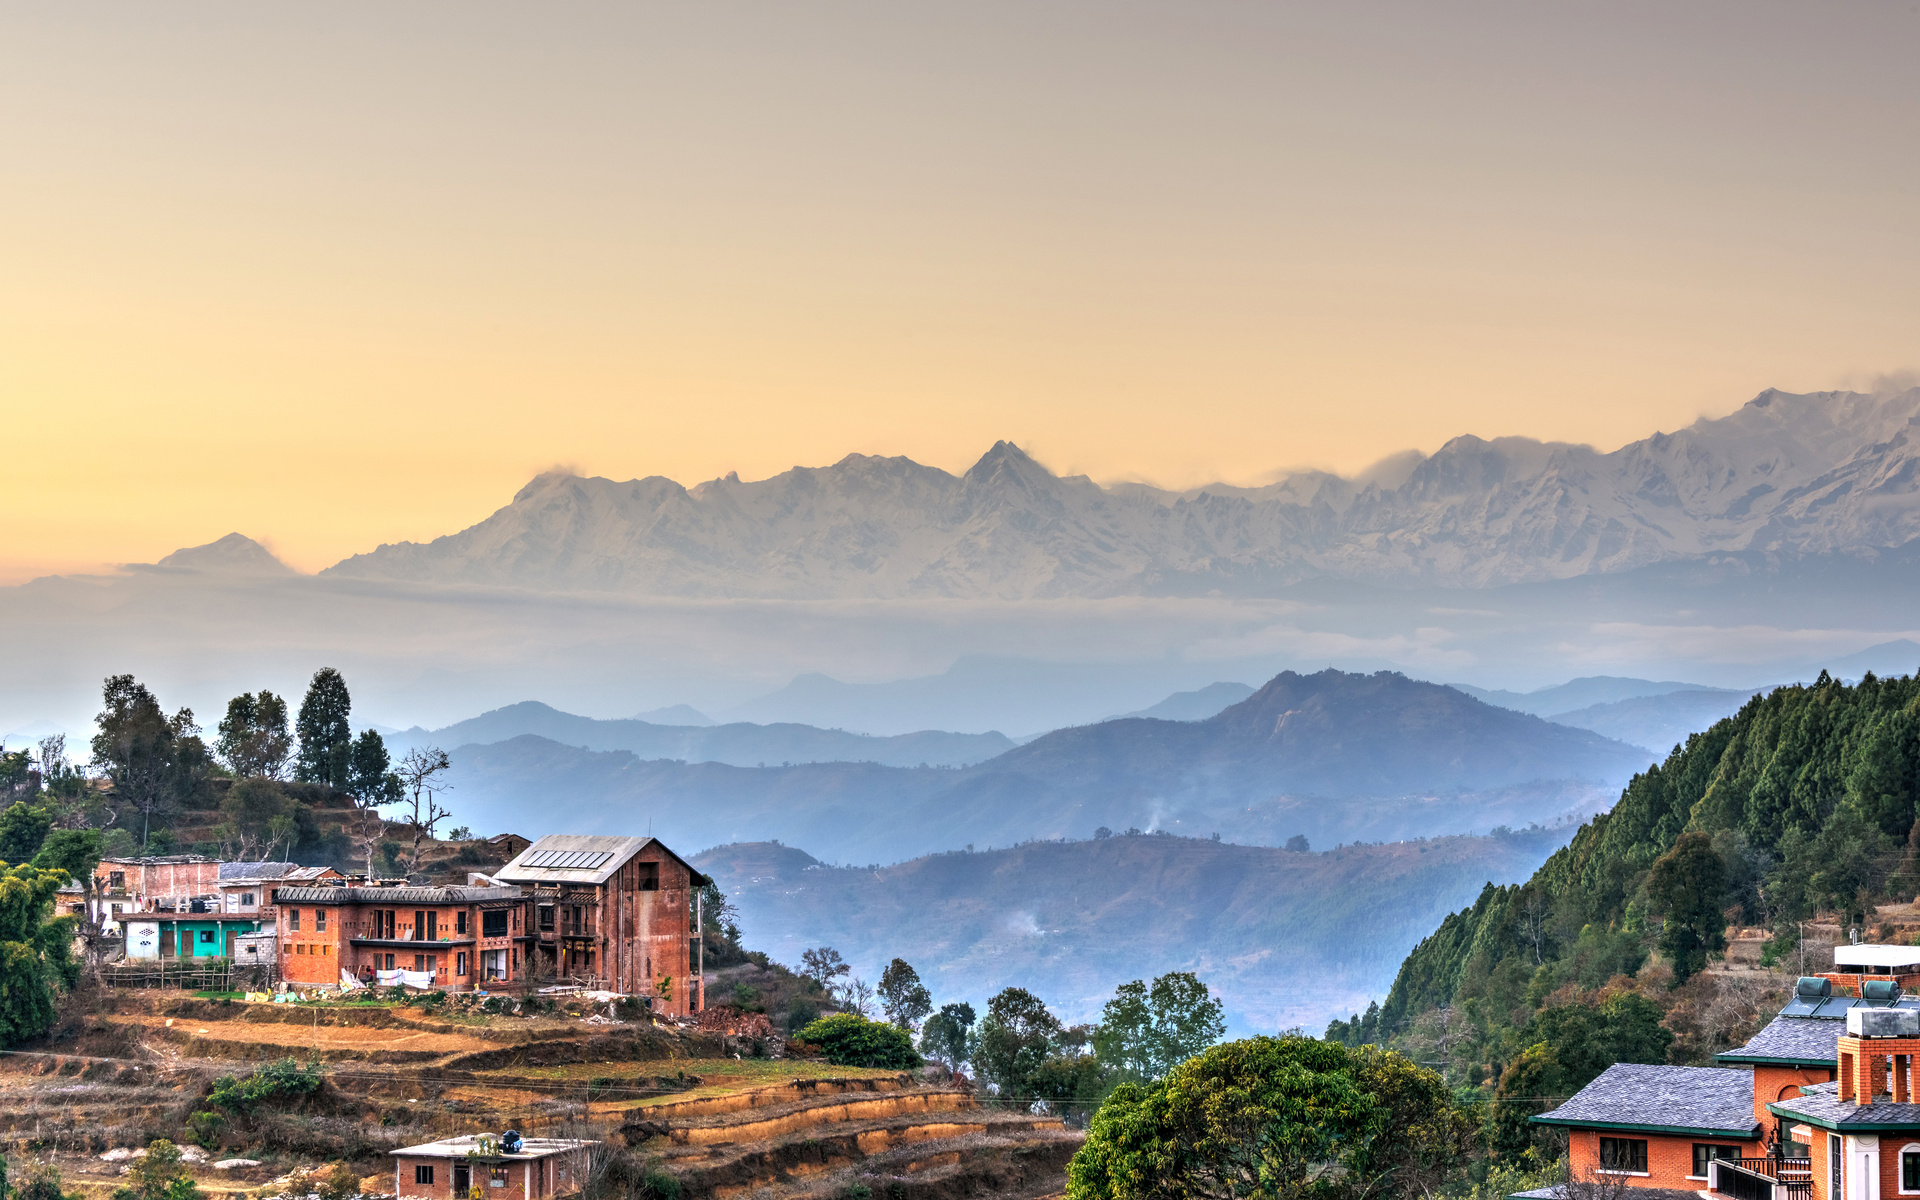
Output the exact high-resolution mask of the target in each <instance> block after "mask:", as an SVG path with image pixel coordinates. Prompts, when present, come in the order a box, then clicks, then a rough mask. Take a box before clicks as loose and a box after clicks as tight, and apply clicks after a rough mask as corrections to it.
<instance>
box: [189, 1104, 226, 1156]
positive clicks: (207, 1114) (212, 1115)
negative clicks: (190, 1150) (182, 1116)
mask: <svg viewBox="0 0 1920 1200" xmlns="http://www.w3.org/2000/svg"><path fill="white" fill-rule="evenodd" d="M226 1127H227V1119H226V1118H225V1117H224V1116H222V1115H220V1114H219V1113H217V1112H212V1111H209V1110H202V1111H200V1112H197V1113H194V1114H193V1115H192V1116H190V1117H188V1118H187V1132H188V1133H191V1134H192V1135H193V1140H194V1141H195V1142H196V1143H198V1144H199V1146H200V1147H201V1148H202V1149H204V1150H217V1149H219V1148H220V1131H221V1130H223V1129H225V1128H226Z"/></svg>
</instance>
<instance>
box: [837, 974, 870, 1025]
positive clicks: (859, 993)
mask: <svg viewBox="0 0 1920 1200" xmlns="http://www.w3.org/2000/svg"><path fill="white" fill-rule="evenodd" d="M840 1007H842V1008H844V1009H846V1010H847V1011H848V1012H850V1013H859V1014H860V1015H861V1016H863V1017H871V1016H872V1015H873V985H872V984H870V983H868V982H867V981H866V980H864V979H862V978H860V977H859V976H858V975H855V976H853V977H852V978H851V979H849V980H847V982H846V983H845V984H843V985H842V986H841V988H840Z"/></svg>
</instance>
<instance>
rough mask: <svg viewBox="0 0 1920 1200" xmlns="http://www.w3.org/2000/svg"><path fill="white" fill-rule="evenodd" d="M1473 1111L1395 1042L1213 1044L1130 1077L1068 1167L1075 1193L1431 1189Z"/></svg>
mask: <svg viewBox="0 0 1920 1200" xmlns="http://www.w3.org/2000/svg"><path fill="white" fill-rule="evenodd" d="M1472 1144H1473V1124H1472V1121H1471V1120H1470V1119H1469V1118H1468V1117H1467V1115H1466V1114H1465V1113H1463V1112H1461V1111H1460V1110H1459V1109H1458V1108H1457V1107H1456V1106H1455V1104H1454V1102H1453V1097H1452V1095H1451V1093H1449V1091H1448V1090H1447V1086H1446V1083H1445V1081H1443V1080H1442V1079H1441V1078H1440V1077H1439V1076H1438V1075H1436V1074H1434V1073H1433V1072H1432V1071H1428V1070H1426V1069H1425V1068H1422V1067H1418V1066H1415V1065H1414V1064H1412V1063H1410V1062H1408V1061H1407V1060H1406V1059H1404V1058H1402V1057H1401V1056H1400V1055H1398V1054H1394V1053H1392V1052H1390V1051H1383V1050H1379V1049H1376V1048H1374V1047H1363V1048H1362V1049H1359V1050H1350V1049H1348V1048H1347V1047H1345V1046H1342V1045H1339V1044H1338V1043H1335V1042H1327V1041H1321V1040H1317V1039H1313V1038H1303V1037H1282V1038H1266V1037H1263V1038H1251V1039H1248V1040H1246V1041H1240V1042H1228V1043H1226V1044H1225V1045H1220V1046H1215V1047H1214V1048H1213V1049H1211V1050H1208V1051H1207V1052H1206V1053H1204V1054H1201V1055H1200V1056H1198V1057H1196V1058H1192V1059H1189V1060H1187V1061H1186V1062H1184V1063H1182V1064H1180V1065H1179V1066H1177V1067H1175V1068H1174V1069H1173V1070H1172V1071H1171V1072H1170V1073H1169V1074H1168V1075H1167V1077H1166V1078H1165V1079H1163V1080H1161V1081H1160V1082H1158V1083H1155V1084H1150V1085H1141V1084H1134V1083H1123V1084H1121V1085H1120V1086H1119V1087H1118V1088H1116V1089H1115V1090H1114V1093H1113V1095H1112V1096H1111V1097H1110V1098H1109V1099H1108V1101H1107V1103H1106V1104H1105V1105H1103V1106H1102V1107H1101V1109H1100V1111H1099V1113H1098V1114H1096V1115H1095V1117H1094V1119H1093V1124H1092V1127H1091V1128H1090V1129H1089V1131H1088V1134H1087V1141H1086V1144H1085V1145H1084V1146H1082V1147H1081V1149H1080V1151H1079V1152H1078V1153H1077V1154H1075V1155H1074V1158H1073V1161H1072V1163H1071V1164H1069V1166H1068V1168H1067V1180H1068V1182H1067V1196H1068V1197H1069V1200H1148V1198H1149V1197H1151V1198H1154V1200H1160V1198H1163V1197H1174V1198H1188V1197H1196V1198H1197V1197H1273V1198H1280V1197H1287V1198H1300V1200H1361V1198H1364V1197H1370V1196H1377V1195H1385V1194H1392V1195H1420V1194H1423V1193H1430V1192H1431V1191H1433V1190H1436V1189H1437V1187H1438V1186H1439V1185H1440V1183H1441V1182H1443V1181H1444V1180H1445V1179H1446V1178H1447V1177H1448V1176H1449V1175H1451V1174H1452V1173H1453V1172H1454V1171H1455V1170H1457V1169H1458V1168H1459V1167H1460V1166H1461V1165H1463V1164H1464V1163H1465V1161H1466V1160H1467V1156H1468V1154H1469V1152H1470V1150H1471V1147H1472Z"/></svg>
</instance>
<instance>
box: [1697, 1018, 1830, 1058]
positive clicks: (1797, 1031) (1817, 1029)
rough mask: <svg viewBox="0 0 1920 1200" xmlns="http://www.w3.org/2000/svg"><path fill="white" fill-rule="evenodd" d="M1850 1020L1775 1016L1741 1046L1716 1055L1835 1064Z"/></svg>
mask: <svg viewBox="0 0 1920 1200" xmlns="http://www.w3.org/2000/svg"><path fill="white" fill-rule="evenodd" d="M1846 1031H1847V1023H1846V1022H1845V1021H1844V1020H1837V1019H1835V1018H1833V1017H1775V1018H1774V1019H1773V1020H1772V1021H1769V1022H1768V1023H1767V1027H1766V1028H1765V1029H1762V1030H1761V1031H1760V1032H1759V1033H1756V1034H1754V1035H1753V1039H1752V1040H1751V1041H1749V1042H1748V1043H1747V1044H1746V1045H1744V1046H1741V1047H1739V1048H1738V1049H1734V1050H1729V1051H1727V1052H1726V1053H1725V1054H1717V1055H1715V1056H1714V1058H1715V1059H1716V1061H1719V1062H1737V1063H1750V1062H1794V1063H1807V1064H1809V1065H1812V1064H1821V1065H1825V1066H1833V1065H1834V1064H1836V1063H1838V1062H1839V1061H1840V1052H1839V1050H1838V1049H1837V1047H1838V1045H1839V1042H1840V1035H1842V1034H1844V1033H1845V1032H1846Z"/></svg>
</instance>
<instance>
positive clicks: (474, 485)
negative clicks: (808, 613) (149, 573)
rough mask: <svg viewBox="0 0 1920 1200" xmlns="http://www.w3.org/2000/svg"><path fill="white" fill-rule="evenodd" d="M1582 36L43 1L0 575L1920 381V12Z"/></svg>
mask: <svg viewBox="0 0 1920 1200" xmlns="http://www.w3.org/2000/svg"><path fill="white" fill-rule="evenodd" d="M1589 8H1591V9H1592V10H1594V11H1589V12H1587V13H1585V14H1579V13H1575V12H1572V11H1570V10H1567V6H1541V5H1526V4H1512V5H1491V4H1471V3H1463V4H1457V5H1414V4H1405V5H1369V4H1339V5H1335V4H1319V5H1312V6H1307V5H1274V4H1253V3H1245V4H1227V3H1209V2H1205V0H1198V2H1196V0H1183V2H1181V3H1177V4H1176V3H1161V4H1144V3H1124V2H1121V3H1100V4H1092V3H1089V4H1069V3H1027V2H1023V3H969V4H917V5H900V4H897V3H871V4H854V3H833V2H823V3H809V4H783V5H775V4H762V5H742V4H728V3H713V4H699V5H685V4H682V5H671V6H667V5H653V4H640V5H634V4H625V3H622V4H604V5H603V4H586V3H582V4H574V5H567V6H560V7H557V8H556V7H535V6H526V5H505V4H485V3H462V4H458V5H454V4H447V3H435V2H423V3H418V4H410V5H404V6H373V5H361V6H350V5H349V6H342V5H258V4H240V3H219V2H209V3H205V4H196V5H190V6H183V5H134V4H120V5H109V4H101V5H74V4H51V3H48V4H31V3H30V4H19V5H9V6H7V7H6V9H5V11H4V12H0V112H3V113H5V123H4V139H3V140H0V415H4V417H5V429H6V431H7V433H8V434H9V440H10V447H9V449H10V453H9V454H8V455H7V464H8V465H7V468H6V470H5V471H4V472H0V513H3V514H4V517H5V523H6V533H7V537H6V544H5V546H4V549H0V579H3V580H17V579H20V578H25V577H28V576H30V575H32V574H35V573H39V572H44V571H49V570H70V569H81V568H87V567H91V566H94V565H96V564H100V563H106V562H121V561H151V560H152V559H154V558H156V557H158V556H160V555H162V554H165V553H166V552H168V551H169V550H172V549H174V548H176V547H179V546H182V545H191V544H197V543H202V542H206V541H210V540H212V539H213V538H215V537H218V536H220V535H222V534H224V533H226V532H228V531H230V530H236V529H237V530H240V531H242V532H245V533H248V534H250V535H253V536H255V537H258V538H260V539H261V540H263V541H266V542H267V543H269V544H270V545H272V546H273V547H274V548H275V549H276V550H277V551H278V552H279V553H281V554H282V556H283V557H285V558H286V559H287V560H288V561H289V562H291V563H293V564H294V565H296V566H298V567H301V568H303V569H309V570H311V569H316V568H318V567H321V566H325V565H327V564H328V563H331V562H334V561H336V560H338V559H339V558H341V557H344V556H345V555H347V554H350V553H354V552H356V551H360V550H365V549H368V548H370V547H372V546H373V545H375V544H377V543H379V542H382V541H394V540H400V539H423V538H429V537H432V536H435V535H438V534H441V533H446V532H450V531H452V530H455V529H458V528H460V527H462V526H464V525H467V524H471V523H472V522H473V521H475V520H478V519H480V518H481V517H483V516H485V515H486V514H487V513H488V512H490V511H491V510H493V509H494V508H496V507H498V506H499V505H501V504H503V503H505V502H506V501H507V499H508V498H509V497H510V496H511V495H512V493H513V492H514V491H515V490H516V489H517V488H518V487H519V486H520V485H521V484H522V483H524V482H525V481H526V479H527V478H529V477H530V476H531V475H533V474H534V473H535V472H537V471H539V470H541V469H544V468H547V467H550V466H553V465H555V464H566V465H569V466H572V467H575V468H577V469H580V470H583V471H587V472H592V473H596V474H605V475H610V476H614V477H618V478H626V477H631V476H636V475H650V474H662V475H668V476H671V477H673V478H676V479H679V480H681V481H682V482H686V483H693V482H696V481H698V480H701V479H704V478H709V477H713V476H717V475H720V474H724V473H725V472H727V471H729V470H737V471H739V472H740V473H741V474H742V475H743V476H746V477H749V478H751V477H755V476H762V475H767V474H771V473H773V472H775V471H778V470H781V469H783V468H785V467H787V466H790V465H793V464H796V463H798V464H809V465H818V464H824V463H827V462H831V461H833V460H834V459H837V458H839V457H840V456H842V455H844V454H846V453H848V452H850V451H864V452H870V453H890V454H906V455H909V456H911V457H913V458H915V459H918V460H920V461H922V462H928V463H932V464H936V465H939V466H942V467H946V468H948V469H951V470H959V469H963V468H964V467H966V466H967V465H968V464H970V463H971V462H972V461H973V459H974V458H976V457H977V456H978V455H979V454H980V453H981V452H983V451H984V450H985V449H986V448H987V446H989V445H990V444H991V443H992V442H993V441H994V440H995V439H996V438H1002V437H1004V438H1011V439H1013V440H1015V441H1017V442H1019V443H1020V444H1022V445H1023V446H1026V447H1027V448H1029V449H1030V450H1031V451H1032V452H1034V453H1035V454H1036V455H1037V456H1038V457H1039V458H1040V459H1041V460H1042V461H1044V462H1046V463H1047V464H1049V465H1050V466H1052V467H1054V468H1055V469H1056V470H1062V471H1084V472H1087V473H1089V474H1092V475H1094V476H1095V477H1096V478H1101V479H1114V478H1144V479H1149V480H1152V481H1155V482H1160V483H1165V484H1191V483H1195V482H1201V481H1205V480H1209V479H1215V478H1223V479H1228V480H1233V481H1236V482H1253V481H1257V480H1259V479H1261V478H1263V477H1266V476H1268V475H1270V474H1271V473H1273V472H1274V471H1275V470H1277V469H1279V468H1283V467H1288V466H1297V465H1318V466H1326V467H1332V468H1336V469H1341V470H1349V471H1350V470H1354V469H1357V468H1359V467H1361V466H1363V465H1365V464H1366V463H1368V462H1370V461H1372V460H1374V459H1377V458H1379V457H1381V456H1383V455H1385V454H1387V453H1389V452H1392V451H1395V450H1398V449H1402V448H1405V447H1409V446H1413V447H1419V448H1422V449H1426V450H1431V449H1433V448H1434V447H1436V446H1438V445H1439V444H1440V443H1441V442H1442V441H1444V440H1445V439H1446V438H1448V437H1450V436H1453V435H1455V434H1458V433H1464V432H1474V433H1479V434H1482V435H1487V436H1492V435H1497V434H1527V435H1533V436H1538V437H1547V438H1561V439H1569V440H1577V441H1587V442H1592V443H1595V444H1597V445H1600V446H1603V447H1609V448H1610V447H1612V446H1615V445H1618V444H1620V443H1622V442H1625V441H1629V440H1632V439H1634V438H1638V437H1642V436H1644V435H1646V434H1647V433H1649V432H1651V431H1653V430H1655V429H1672V428H1675V427H1677V426H1680V425H1683V424H1685V423H1687V422H1688V421H1690V420H1691V419H1693V418H1694V417H1695V416H1696V415H1699V414H1701V413H1713V414H1717V413H1722V412H1726V411H1729V410H1731V409H1732V408H1734V407H1736V406H1738V405H1739V404H1740V403H1742V402H1743V401H1745V400H1746V399H1747V398H1748V397H1750V396H1751V395H1753V394H1754V393H1755V392H1757V391H1759V390H1760V389H1762V388H1764V387H1768V386H1779V387H1783V388H1787V389H1790V390H1812V389H1818V388H1826V387H1834V386H1843V385H1854V386H1866V385H1869V384H1870V383H1871V382H1872V381H1873V380H1874V379H1875V377H1876V376H1878V375H1880V374H1882V373H1885V372H1897V371H1900V370H1904V369H1907V368H1911V367H1913V366H1915V365H1920V346H1917V345H1916V334H1917V333H1920V285H1916V279H1920V272H1916V267H1920V186H1916V185H1917V184H1920V160H1916V156H1915V155H1914V153H1913V149H1914V143H1913V139H1914V131H1915V130H1916V129H1920V96H1917V94H1916V90H1915V89H1914V88H1913V87H1912V86H1911V63H1912V61H1913V60H1914V57H1915V54H1916V52H1920V12H1917V11H1916V7H1915V6H1914V5H1913V4H1911V3H1898V4H1877V3H1870V2H1868V3H1860V4H1850V5H1845V6H1808V5H1797V4H1794V5H1788V4H1764V3H1740V4H1707V3H1702V4H1695V5H1685V6H1674V5H1652V4H1646V5H1609V6H1589ZM1549 9H1552V10H1553V11H1548V10H1549ZM1601 9H1604V11H1600V10H1601Z"/></svg>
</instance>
